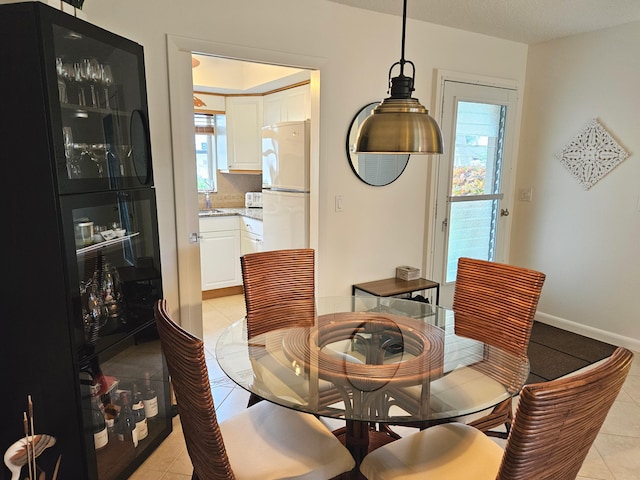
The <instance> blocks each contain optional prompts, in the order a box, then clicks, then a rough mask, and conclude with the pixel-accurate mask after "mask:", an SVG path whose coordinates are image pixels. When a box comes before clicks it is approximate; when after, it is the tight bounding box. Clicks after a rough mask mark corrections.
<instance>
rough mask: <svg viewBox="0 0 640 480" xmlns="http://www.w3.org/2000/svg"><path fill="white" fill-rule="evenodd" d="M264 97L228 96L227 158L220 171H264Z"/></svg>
mask: <svg viewBox="0 0 640 480" xmlns="http://www.w3.org/2000/svg"><path fill="white" fill-rule="evenodd" d="M262 117H263V113H262V97H259V96H255V97H227V99H226V119H227V159H226V163H224V161H223V162H220V164H219V165H218V169H219V170H223V171H224V170H228V171H233V170H244V171H255V172H256V173H261V172H262V137H261V129H262Z"/></svg>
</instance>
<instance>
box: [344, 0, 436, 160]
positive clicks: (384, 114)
mask: <svg viewBox="0 0 640 480" xmlns="http://www.w3.org/2000/svg"><path fill="white" fill-rule="evenodd" d="M406 25H407V0H404V8H403V12H402V55H401V58H400V61H399V62H396V63H394V64H393V65H391V68H390V69H389V90H388V91H387V93H390V94H391V96H390V97H388V98H385V99H384V100H383V101H382V102H381V103H380V104H379V105H378V106H376V107H375V108H374V109H373V111H372V112H371V114H370V115H369V116H368V117H367V118H366V119H365V121H364V122H362V125H361V126H360V129H359V131H358V137H357V139H356V153H382V154H385V153H389V154H398V153H409V154H413V155H415V154H422V155H425V154H434V153H436V154H439V153H443V148H442V133H441V132H440V127H438V124H437V123H436V121H435V120H434V119H433V117H431V116H430V115H429V111H428V110H427V109H426V108H425V107H423V106H422V105H421V104H420V102H419V101H418V99H417V98H412V97H411V92H413V91H414V88H413V84H414V80H415V75H416V68H415V65H414V64H413V62H411V61H409V60H405V58H404V42H405V30H406ZM406 64H410V65H411V68H412V70H413V73H412V76H411V77H408V76H405V74H404V66H405V65H406ZM396 65H400V75H398V76H397V77H393V78H391V72H392V70H393V67H395V66H396Z"/></svg>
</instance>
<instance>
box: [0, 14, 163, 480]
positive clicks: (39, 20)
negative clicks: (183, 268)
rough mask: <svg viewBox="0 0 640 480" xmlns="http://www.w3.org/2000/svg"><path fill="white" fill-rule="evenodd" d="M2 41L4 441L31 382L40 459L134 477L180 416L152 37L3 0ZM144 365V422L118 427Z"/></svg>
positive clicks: (16, 434)
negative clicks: (174, 410) (159, 323)
mask: <svg viewBox="0 0 640 480" xmlns="http://www.w3.org/2000/svg"><path fill="white" fill-rule="evenodd" d="M0 51H1V54H0V58H2V64H3V69H2V75H0V91H2V92H3V103H2V109H1V111H0V141H1V142H2V145H3V147H2V148H3V159H4V162H5V164H6V165H7V168H6V169H5V174H4V181H3V188H2V189H1V192H2V193H1V195H2V197H1V201H2V204H3V205H4V206H5V208H4V209H3V223H4V225H5V232H6V235H5V241H4V243H3V246H4V253H3V271H4V272H5V273H6V278H5V280H6V281H5V283H4V287H3V293H2V307H3V319H4V321H3V326H2V337H1V338H0V362H1V364H2V365H3V370H2V372H3V373H2V384H3V395H2V397H1V399H0V406H1V408H0V411H2V416H0V446H2V448H3V451H4V449H6V448H7V447H8V446H9V445H12V444H13V443H14V442H16V441H17V440H18V439H21V438H24V436H25V431H24V427H23V412H25V411H28V408H27V398H28V397H29V396H30V397H31V399H32V402H33V418H34V419H35V421H34V424H35V429H36V432H35V433H36V434H47V435H50V436H52V437H55V439H56V442H55V445H53V446H50V447H49V448H48V449H47V450H46V451H44V452H43V453H42V454H41V455H40V456H39V457H38V459H37V464H38V467H39V468H40V469H42V471H43V474H42V475H44V476H46V478H51V477H52V476H53V471H54V468H55V464H56V461H57V459H58V458H61V462H60V467H59V471H58V478H62V479H88V480H121V479H125V478H129V477H130V476H131V474H132V473H133V471H134V470H135V469H136V468H137V467H138V466H139V465H140V464H141V463H142V462H143V461H144V460H145V459H146V458H148V457H149V455H150V454H151V453H152V452H153V451H154V450H155V449H156V448H157V447H158V445H159V444H160V443H161V442H162V440H164V439H165V438H166V437H167V436H168V435H169V433H170V432H171V428H172V427H171V425H172V415H171V399H170V394H169V377H168V372H167V371H166V367H165V364H164V359H163V356H162V351H161V348H160V343H159V339H158V336H157V332H156V329H155V321H154V316H153V306H154V303H155V301H156V300H157V299H158V298H161V297H162V274H161V266H160V249H159V237H158V224H157V210H156V197H155V190H154V188H153V172H152V162H151V150H150V142H149V129H148V120H147V119H148V115H147V98H146V86H145V74H144V57H143V49H142V47H141V46H140V45H138V44H137V43H134V42H132V41H130V40H127V39H125V38H122V37H120V36H118V35H115V34H112V33H110V32H107V31H105V30H103V29H100V28H98V27H95V26H93V25H91V24H89V23H87V22H84V21H82V20H79V19H77V18H75V17H72V16H70V15H67V14H65V13H63V12H60V11H59V10H56V9H54V8H51V7H49V6H47V5H45V4H43V3H41V2H24V3H10V4H4V5H0ZM98 227H100V228H98ZM147 378H148V379H149V386H150V390H154V391H155V393H154V394H153V395H154V398H155V399H156V403H155V407H154V408H153V409H152V410H151V409H150V410H149V411H148V415H147V418H146V421H147V423H146V427H147V428H146V429H145V430H144V431H146V432H147V434H146V436H145V435H144V434H142V435H141V436H140V437H141V438H139V439H138V442H137V444H136V443H135V442H134V441H133V440H132V441H120V440H118V438H117V436H116V435H115V433H116V432H117V431H118V429H119V428H120V427H121V426H122V425H123V423H121V422H120V417H119V415H118V410H119V409H120V407H121V404H120V403H119V402H120V400H119V399H120V395H119V394H120V393H121V392H122V391H129V392H130V393H131V392H133V385H134V384H136V385H137V386H138V387H140V388H141V389H142V387H143V385H144V384H145V381H146V379H147ZM92 407H96V408H97V410H95V409H93V408H92ZM92 420H95V422H96V423H95V424H94V423H93V421H92ZM102 422H104V425H105V426H107V425H108V428H107V430H108V432H107V434H106V435H103V434H104V430H100V433H101V436H98V437H95V436H94V431H96V428H95V426H96V425H97V424H100V425H102ZM112 428H113V430H112ZM139 431H140V432H142V431H143V429H142V425H140V430H139ZM143 436H144V438H142V437H143ZM97 441H100V442H101V443H99V444H98V443H97ZM105 441H106V445H103V444H104V442H105ZM98 447H101V448H98ZM27 475H28V472H27V469H26V467H24V468H23V471H22V474H21V476H20V478H24V477H26V476H27ZM40 476H41V475H40V474H39V475H38V478H40ZM9 477H10V474H9V472H8V470H7V469H4V468H3V469H2V470H0V478H2V479H8V478H9Z"/></svg>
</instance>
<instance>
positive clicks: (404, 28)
mask: <svg viewBox="0 0 640 480" xmlns="http://www.w3.org/2000/svg"><path fill="white" fill-rule="evenodd" d="M406 31H407V0H404V4H403V7H402V50H401V51H400V75H404V64H405V59H404V43H405V36H406Z"/></svg>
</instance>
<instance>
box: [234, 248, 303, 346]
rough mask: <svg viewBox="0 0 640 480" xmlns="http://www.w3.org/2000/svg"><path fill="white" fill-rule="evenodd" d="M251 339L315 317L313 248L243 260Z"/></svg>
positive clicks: (241, 258) (248, 330)
mask: <svg viewBox="0 0 640 480" xmlns="http://www.w3.org/2000/svg"><path fill="white" fill-rule="evenodd" d="M240 264H241V266H242V280H243V284H244V298H245V305H246V309H247V334H248V336H249V338H253V337H254V336H255V335H259V334H261V333H265V332H268V331H270V330H274V329H277V328H282V327H289V326H292V325H298V326H311V325H313V322H314V317H315V297H314V295H315V252H314V250H313V249H310V248H303V249H288V250H274V251H269V252H257V253H248V254H246V255H243V256H242V257H240Z"/></svg>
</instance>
